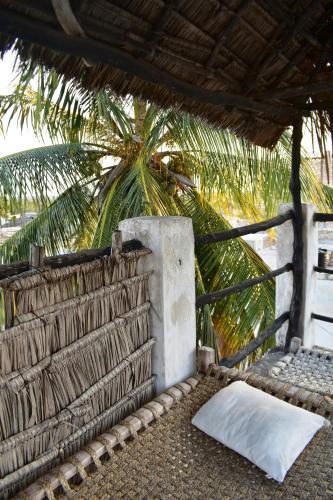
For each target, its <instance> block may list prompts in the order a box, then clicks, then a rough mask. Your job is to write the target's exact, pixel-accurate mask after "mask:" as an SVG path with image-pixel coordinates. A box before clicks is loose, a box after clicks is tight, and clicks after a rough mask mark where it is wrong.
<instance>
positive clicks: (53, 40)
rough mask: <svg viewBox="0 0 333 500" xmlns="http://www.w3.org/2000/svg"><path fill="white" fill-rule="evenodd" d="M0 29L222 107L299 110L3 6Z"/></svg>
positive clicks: (287, 113)
mask: <svg viewBox="0 0 333 500" xmlns="http://www.w3.org/2000/svg"><path fill="white" fill-rule="evenodd" d="M0 31H2V32H4V33H8V34H12V35H15V36H17V37H19V38H22V39H25V40H28V41H30V42H33V43H36V44H39V45H41V46H44V47H48V48H49V49H52V50H55V51H58V52H63V53H65V54H70V55H74V56H79V57H86V58H88V59H89V60H92V61H94V62H95V63H98V62H99V63H106V64H110V65H112V66H113V67H115V68H118V69H120V70H122V71H125V72H126V73H127V74H129V75H131V76H134V77H138V78H140V79H142V80H144V81H148V82H150V83H153V84H156V85H161V86H164V87H167V88H169V89H170V90H171V91H172V90H173V91H174V92H177V93H179V94H180V95H183V96H186V97H188V98H191V99H194V100H197V101H199V102H206V103H209V104H213V105H218V106H222V107H229V106H233V107H235V108H237V109H245V110H248V111H251V112H255V113H261V114H263V115H265V116H267V117H268V116H271V117H275V118H276V117H278V116H282V117H284V118H288V121H289V120H291V119H293V118H295V116H299V114H300V112H299V111H297V110H294V109H293V108H291V107H290V106H286V107H285V108H283V107H282V106H274V105H270V104H266V103H262V102H257V101H254V100H252V99H249V98H247V97H243V96H241V95H235V94H229V93H225V92H212V91H209V90H206V89H203V88H199V87H196V86H195V85H192V84H189V83H187V82H184V81H183V80H180V79H179V78H177V77H175V76H173V75H171V74H169V73H167V72H165V71H163V70H161V69H158V68H157V67H155V66H153V65H151V64H150V63H148V62H146V61H142V60H139V59H138V58H135V57H133V56H131V55H129V54H128V53H126V52H125V51H123V50H121V49H119V48H115V47H112V46H110V45H107V44H105V43H102V42H97V41H96V40H92V39H88V38H82V37H73V36H69V35H67V34H65V33H64V32H62V31H59V30H56V29H54V28H53V27H50V26H48V25H46V24H42V23H40V22H38V21H35V20H33V19H29V18H28V17H27V16H24V15H21V14H17V13H15V14H14V13H13V12H12V11H9V10H7V9H5V8H1V9H0Z"/></svg>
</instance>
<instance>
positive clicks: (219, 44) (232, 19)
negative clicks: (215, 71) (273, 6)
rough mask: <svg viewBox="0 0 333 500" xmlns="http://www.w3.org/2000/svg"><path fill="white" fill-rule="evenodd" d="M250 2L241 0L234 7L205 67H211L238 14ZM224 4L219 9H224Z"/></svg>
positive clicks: (250, 1)
mask: <svg viewBox="0 0 333 500" xmlns="http://www.w3.org/2000/svg"><path fill="white" fill-rule="evenodd" d="M251 3H252V0H243V1H242V2H241V3H240V4H239V7H238V8H237V9H236V11H234V12H233V15H232V18H231V19H229V20H228V23H227V26H226V27H225V29H224V30H223V31H222V33H221V36H220V37H219V39H218V40H217V41H216V44H215V47H214V48H213V50H212V52H211V54H210V56H209V58H208V61H207V68H211V67H212V66H213V64H214V62H215V59H216V57H217V55H218V53H219V50H220V48H221V47H222V45H223V44H224V43H226V41H227V40H228V38H229V35H230V34H231V33H232V32H233V30H234V28H235V26H236V25H237V23H238V19H239V18H238V16H239V15H240V13H241V12H243V11H244V10H245V9H247V7H248V6H249V5H250V4H251ZM224 9H225V6H222V7H221V10H224Z"/></svg>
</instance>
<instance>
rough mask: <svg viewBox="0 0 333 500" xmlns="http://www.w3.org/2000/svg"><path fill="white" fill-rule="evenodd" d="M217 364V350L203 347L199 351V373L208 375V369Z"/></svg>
mask: <svg viewBox="0 0 333 500" xmlns="http://www.w3.org/2000/svg"><path fill="white" fill-rule="evenodd" d="M214 362H215V349H213V348H212V347H207V346H202V347H199V349H198V371H199V372H200V373H207V372H208V368H209V367H210V365H211V364H213V363H214Z"/></svg>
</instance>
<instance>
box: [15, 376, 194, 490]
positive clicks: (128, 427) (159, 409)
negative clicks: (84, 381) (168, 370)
mask: <svg viewBox="0 0 333 500" xmlns="http://www.w3.org/2000/svg"><path fill="white" fill-rule="evenodd" d="M198 382H199V379H198V378H195V377H190V378H189V379H187V380H186V381H185V382H181V383H180V384H176V386H173V387H170V388H169V389H168V391H167V392H164V393H162V394H160V395H159V396H158V397H156V398H155V399H153V400H152V401H150V402H149V403H147V404H146V405H145V406H144V407H142V408H140V409H139V410H137V411H136V412H134V413H133V414H132V415H130V416H128V417H126V418H125V419H124V420H123V422H120V423H119V424H116V425H114V426H113V427H112V428H111V429H110V430H109V431H107V432H104V433H103V434H101V435H100V436H97V437H96V438H95V439H94V440H93V441H91V442H90V443H89V444H88V445H86V446H85V447H84V448H83V449H82V450H81V451H79V452H77V453H75V454H74V455H73V456H72V457H70V459H67V461H66V462H64V463H63V464H62V465H60V466H58V467H57V468H55V469H53V470H51V471H50V472H48V473H47V474H45V475H44V476H43V477H42V478H41V480H37V481H36V482H34V483H32V484H31V485H30V486H28V488H26V489H25V490H24V491H23V492H22V493H23V496H24V498H31V499H34V500H42V499H43V498H45V496H48V492H50V490H51V491H54V490H56V489H57V488H59V487H60V486H61V485H62V484H61V482H60V480H59V473H60V474H61V475H62V477H63V478H64V479H65V480H66V481H67V482H68V481H69V480H70V479H72V478H73V477H75V476H76V475H77V474H79V475H81V477H82V472H83V469H86V468H87V467H89V466H90V465H91V464H93V463H94V462H95V460H96V458H97V459H100V457H102V456H103V455H105V454H106V455H109V456H112V455H113V453H112V450H113V449H114V448H115V447H116V446H118V445H121V446H123V445H124V444H125V443H126V440H128V439H129V438H133V436H135V435H136V433H137V432H138V431H140V430H141V429H145V428H147V427H148V426H149V425H151V424H152V422H154V421H155V420H156V418H159V417H160V416H161V415H163V414H165V413H167V412H168V411H169V410H170V408H171V407H172V406H174V405H175V404H176V403H177V402H178V401H180V400H181V399H183V398H184V397H185V394H189V393H190V392H191V391H192V390H193V389H194V388H195V387H196V386H197V384H198ZM179 387H181V389H180V388H179ZM116 436H117V437H116ZM90 451H93V454H91V453H90ZM92 455H94V456H92ZM76 464H80V465H79V469H80V471H79V470H78V467H77V465H76ZM45 482H46V483H45ZM45 484H47V485H48V486H47V491H46V489H45V487H44V485H45Z"/></svg>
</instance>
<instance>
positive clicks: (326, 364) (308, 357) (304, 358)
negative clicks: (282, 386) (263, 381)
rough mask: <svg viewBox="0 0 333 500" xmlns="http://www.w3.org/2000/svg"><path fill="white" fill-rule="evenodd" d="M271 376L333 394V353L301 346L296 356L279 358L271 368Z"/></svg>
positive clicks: (310, 389)
mask: <svg viewBox="0 0 333 500" xmlns="http://www.w3.org/2000/svg"><path fill="white" fill-rule="evenodd" d="M289 358H290V359H289ZM285 360H287V362H285ZM271 376H273V377H276V378H277V379H278V380H280V381H281V382H288V383H290V384H293V385H296V386H298V387H303V388H305V389H308V390H309V391H314V392H318V393H320V394H324V395H330V396H333V354H331V353H325V352H320V351H313V350H310V349H306V348H305V347H300V348H299V349H298V351H297V353H296V354H295V355H294V356H292V355H287V356H286V357H285V358H282V359H281V360H279V361H278V362H277V363H276V364H275V365H274V367H273V369H272V370H271Z"/></svg>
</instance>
